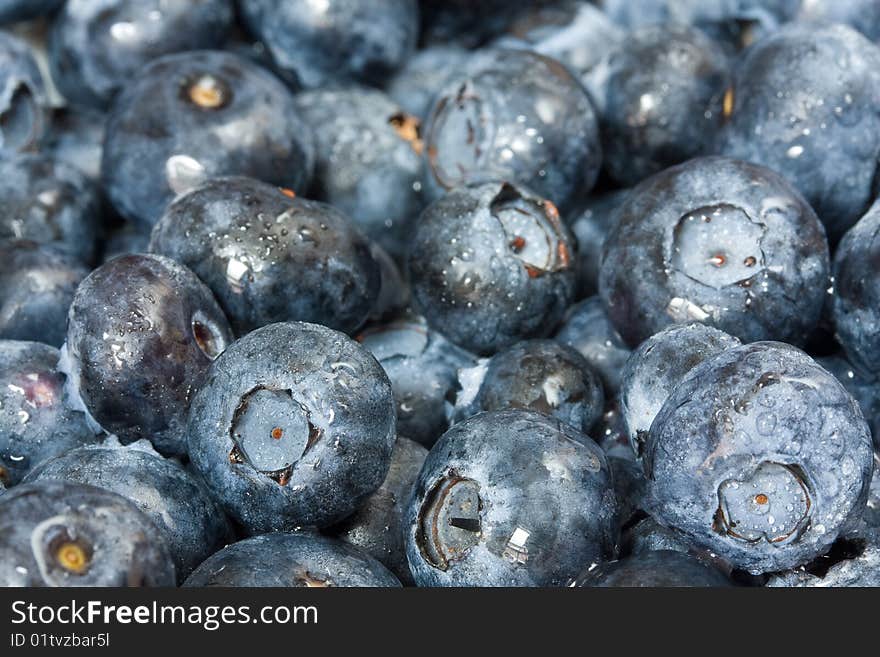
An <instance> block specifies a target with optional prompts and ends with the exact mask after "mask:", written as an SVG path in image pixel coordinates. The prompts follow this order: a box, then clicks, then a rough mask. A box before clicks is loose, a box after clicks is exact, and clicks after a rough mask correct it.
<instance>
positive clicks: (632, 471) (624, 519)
mask: <svg viewBox="0 0 880 657" xmlns="http://www.w3.org/2000/svg"><path fill="white" fill-rule="evenodd" d="M603 451H605V455H606V456H607V458H608V465H610V466H611V473H612V475H613V479H614V494H615V496H616V497H617V507H618V520H619V524H620V527H621V528H626V527H629V526H630V525H632V523H633V522H636V521H637V519H638V518H642V517H644V515H645V512H644V510H643V507H644V506H645V505H644V499H645V491H646V489H647V483H648V482H647V481H646V480H645V471H644V470H643V469H642V465H641V463H638V462H636V461H635V460H633V459H631V458H627V457H621V456H618V455H616V454H613V453H611V452H609V451H607V450H604V449H603Z"/></svg>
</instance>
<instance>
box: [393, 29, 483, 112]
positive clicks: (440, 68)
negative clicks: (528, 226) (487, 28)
mask: <svg viewBox="0 0 880 657" xmlns="http://www.w3.org/2000/svg"><path fill="white" fill-rule="evenodd" d="M469 56H470V52H469V51H467V50H465V49H464V48H460V47H458V46H455V45H451V44H444V45H437V46H431V47H428V48H423V49H420V50H418V51H416V52H415V53H414V54H413V56H412V57H410V58H409V60H408V61H407V62H406V63H405V64H404V65H403V68H401V69H400V70H399V71H398V72H397V73H396V74H395V75H394V77H392V78H391V80H390V81H389V82H388V84H387V86H386V87H385V92H386V93H387V94H388V96H389V97H390V98H391V99H392V100H393V101H394V102H395V103H397V104H398V105H400V107H402V108H403V110H404V111H405V112H406V113H408V114H412V115H413V116H417V117H418V118H419V119H422V120H424V119H426V118H427V117H428V112H430V111H431V103H432V102H433V100H434V95H435V94H436V93H437V92H438V91H439V90H440V89H442V88H443V87H444V86H445V85H446V82H447V81H448V80H449V78H450V77H452V76H453V75H454V74H455V73H456V71H457V70H458V69H459V68H461V66H462V65H463V64H464V62H465V61H467V59H468V57H469Z"/></svg>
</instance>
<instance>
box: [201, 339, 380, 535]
mask: <svg viewBox="0 0 880 657" xmlns="http://www.w3.org/2000/svg"><path fill="white" fill-rule="evenodd" d="M188 436H189V455H190V459H191V460H192V463H193V465H194V466H195V467H196V469H197V470H198V472H199V473H200V474H201V476H202V478H203V479H204V481H205V483H206V484H207V486H208V487H209V489H210V490H211V491H212V493H213V495H214V497H215V498H216V499H217V500H218V501H220V503H221V504H222V505H223V507H224V508H225V509H226V511H227V512H228V513H229V514H230V516H232V517H233V518H234V519H235V520H236V521H237V522H238V523H239V525H240V526H241V527H242V528H243V529H244V530H245V531H246V532H248V533H249V534H259V533H263V532H268V531H287V530H292V529H295V528H297V527H305V526H318V527H326V526H328V525H331V524H333V523H335V522H338V521H340V520H342V519H343V518H345V517H347V516H348V515H350V514H351V513H353V512H354V511H355V510H356V509H357V508H358V507H359V506H360V504H361V503H362V502H363V501H364V499H366V498H367V496H368V495H370V494H371V493H372V492H373V491H375V490H376V489H377V488H379V486H381V485H382V482H383V480H384V479H385V475H386V473H387V471H388V466H389V463H390V461H391V450H392V447H393V446H394V440H395V438H396V434H395V414H394V397H393V394H392V392H391V384H390V382H389V381H388V377H387V376H386V375H385V373H384V372H383V371H382V368H381V367H380V366H379V364H378V363H377V362H376V360H375V359H374V358H373V357H372V356H371V355H370V354H369V353H368V352H367V351H366V350H364V349H363V348H362V347H361V346H360V345H358V344H357V343H356V342H354V341H353V340H351V339H350V338H348V337H347V336H346V335H344V334H343V333H339V332H338V331H334V330H332V329H329V328H327V327H324V326H319V325H317V324H306V323H303V322H285V323H279V324H270V325H269V326H265V327H263V328H261V329H257V330H256V331H253V332H251V333H249V334H247V335H246V336H245V337H243V338H241V339H240V340H238V341H237V342H235V343H234V344H233V345H231V346H230V347H229V348H228V349H227V350H226V351H225V352H224V353H223V354H221V355H220V357H219V358H218V359H217V360H216V361H215V362H214V364H213V365H212V366H211V369H210V371H209V372H208V376H207V379H206V383H205V385H204V386H203V387H202V389H201V390H200V391H199V393H198V394H197V395H196V397H195V399H194V401H193V404H192V407H191V408H190V413H189V424H188Z"/></svg>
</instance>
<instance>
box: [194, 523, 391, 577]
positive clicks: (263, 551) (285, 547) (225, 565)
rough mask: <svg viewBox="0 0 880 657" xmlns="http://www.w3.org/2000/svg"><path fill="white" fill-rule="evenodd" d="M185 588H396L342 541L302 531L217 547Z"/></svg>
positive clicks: (378, 568) (367, 558)
mask: <svg viewBox="0 0 880 657" xmlns="http://www.w3.org/2000/svg"><path fill="white" fill-rule="evenodd" d="M183 585H184V586H186V587H205V586H227V587H228V586H248V587H266V586H271V587H285V588H290V587H309V588H312V587H317V588H324V587H398V586H400V582H398V581H397V579H396V578H395V577H394V575H392V574H391V573H390V572H389V571H388V569H387V568H385V566H383V565H382V564H381V563H379V562H378V561H376V560H375V559H374V558H373V557H371V556H368V555H367V554H365V553H364V552H361V551H360V550H358V549H356V548H354V547H352V546H351V545H349V544H347V543H343V542H342V541H338V540H335V539H332V538H326V537H324V536H317V535H314V534H311V533H307V532H298V533H293V534H266V535H264V536H254V537H251V538H248V539H245V540H243V541H239V542H238V543H233V544H232V545H230V546H228V547H226V548H224V549H223V550H220V552H217V553H216V554H215V555H213V556H212V557H210V558H209V559H207V560H206V561H205V562H204V563H203V564H202V565H201V566H199V567H198V568H197V569H196V570H195V572H193V574H192V575H190V577H189V579H187V580H186V582H184V584H183Z"/></svg>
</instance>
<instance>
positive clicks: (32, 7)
mask: <svg viewBox="0 0 880 657" xmlns="http://www.w3.org/2000/svg"><path fill="white" fill-rule="evenodd" d="M63 3H64V0H0V25H5V24H7V23H15V22H18V21H25V20H30V19H32V18H38V17H39V16H44V15H46V14H50V13H51V12H53V11H55V10H56V9H58V8H59V7H60V6H61V5H62V4H63Z"/></svg>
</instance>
